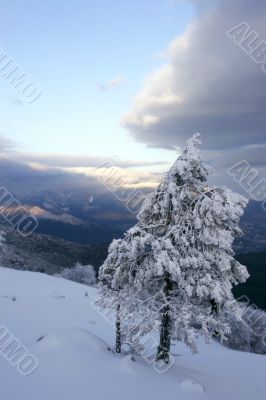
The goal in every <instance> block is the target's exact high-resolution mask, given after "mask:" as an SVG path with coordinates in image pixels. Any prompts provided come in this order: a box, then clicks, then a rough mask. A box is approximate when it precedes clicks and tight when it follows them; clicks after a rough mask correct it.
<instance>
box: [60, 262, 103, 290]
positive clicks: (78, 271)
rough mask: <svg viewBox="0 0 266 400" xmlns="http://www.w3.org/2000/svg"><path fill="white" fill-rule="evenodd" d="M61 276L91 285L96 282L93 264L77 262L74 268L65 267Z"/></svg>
mask: <svg viewBox="0 0 266 400" xmlns="http://www.w3.org/2000/svg"><path fill="white" fill-rule="evenodd" d="M59 276H62V277H63V278H65V279H69V280H70V281H74V282H78V283H83V284H85V285H89V286H94V285H95V284H96V274H95V269H94V267H93V266H92V265H80V264H76V265H75V267H73V268H67V269H64V270H63V271H62V272H61V273H60V274H59Z"/></svg>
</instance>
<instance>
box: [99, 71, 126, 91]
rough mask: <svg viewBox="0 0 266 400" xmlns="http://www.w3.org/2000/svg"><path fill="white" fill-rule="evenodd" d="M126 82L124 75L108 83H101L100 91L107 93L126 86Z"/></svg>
mask: <svg viewBox="0 0 266 400" xmlns="http://www.w3.org/2000/svg"><path fill="white" fill-rule="evenodd" d="M126 82H127V80H126V78H125V77H124V76H123V75H118V76H116V77H115V78H113V79H111V80H110V81H108V82H107V83H99V84H98V89H99V90H100V91H102V92H106V91H108V90H112V89H114V88H116V87H118V86H121V85H124V84H125V83H126Z"/></svg>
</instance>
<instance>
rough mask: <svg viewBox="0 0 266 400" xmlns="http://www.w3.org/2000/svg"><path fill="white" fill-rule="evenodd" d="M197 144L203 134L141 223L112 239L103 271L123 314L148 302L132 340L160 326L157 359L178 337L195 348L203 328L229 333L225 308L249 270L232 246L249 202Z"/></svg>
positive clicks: (177, 164) (104, 285) (193, 142)
mask: <svg viewBox="0 0 266 400" xmlns="http://www.w3.org/2000/svg"><path fill="white" fill-rule="evenodd" d="M198 144H200V135H199V134H196V135H194V136H193V137H192V138H191V139H190V140H189V141H188V144H187V146H186V148H185V150H184V152H183V154H182V155H181V156H180V157H179V158H178V159H177V160H176V162H175V163H174V165H173V166H172V168H171V169H170V171H169V172H168V173H167V174H166V176H165V178H164V180H163V181H162V183H161V185H160V186H159V187H158V189H157V190H156V191H155V192H154V193H152V194H151V195H150V196H149V197H148V198H147V200H146V202H145V203H144V205H143V208H142V210H141V211H140V213H139V215H138V220H139V221H138V223H137V225H136V226H135V227H134V228H132V229H130V230H129V231H128V232H127V234H126V235H125V238H124V239H122V240H120V241H118V242H115V244H113V245H111V246H110V249H109V256H108V257H107V260H106V262H105V263H104V265H103V267H102V269H101V273H100V280H101V282H102V288H103V289H102V290H103V291H104V290H106V288H108V293H107V292H106V294H107V296H109V295H110V290H111V293H114V292H115V293H116V295H117V298H119V299H120V300H119V301H118V304H119V310H120V315H127V310H128V305H130V307H131V315H132V310H135V311H134V312H133V315H135V314H136V315H137V314H138V309H139V304H140V300H141V301H142V302H143V303H142V304H144V305H145V306H144V307H143V306H142V307H141V310H142V315H143V310H144V309H146V317H147V318H141V323H140V324H139V326H138V329H136V327H135V326H134V327H133V330H131V331H130V329H128V328H127V331H130V332H131V340H133V339H134V338H133V337H132V332H135V339H136V338H137V337H140V336H141V335H145V334H146V333H147V332H148V331H149V330H150V329H156V328H158V329H159V330H160V343H159V346H158V352H157V360H163V361H164V362H166V363H168V362H169V354H170V344H171V340H181V341H183V342H185V343H186V344H187V345H188V346H190V348H191V349H192V350H194V351H196V339H197V337H198V336H199V335H204V336H205V337H206V339H210V338H211V337H212V336H213V335H214V334H216V335H219V336H220V337H221V338H222V339H223V338H224V337H225V336H226V334H227V333H228V332H229V326H228V324H227V323H226V321H225V319H224V317H223V313H222V312H221V311H222V309H223V307H224V306H225V305H226V303H227V302H229V301H231V300H232V299H233V296H232V292H231V289H232V286H233V285H235V284H238V283H239V282H244V281H245V280H246V279H247V277H248V273H247V270H246V268H245V267H244V266H242V265H240V264H239V263H238V262H237V261H236V260H235V259H234V257H233V251H232V243H233V240H234V237H235V236H236V235H239V234H241V230H240V228H239V227H238V223H239V219H240V217H241V215H242V213H243V210H244V207H245V205H246V202H247V201H246V200H245V199H244V198H243V197H242V196H240V195H237V194H234V193H232V192H231V191H230V190H229V189H227V188H224V187H214V186H212V187H211V186H209V185H208V184H207V177H208V174H209V167H208V166H207V165H205V164H204V162H203V160H202V156H201V153H200V151H199V150H198V149H197V145H198ZM103 291H102V293H103ZM125 294H126V295H125ZM134 306H135V308H134ZM134 313H135V314H134ZM151 316H152V318H153V320H151ZM130 321H132V318H131V320H130ZM130 321H129V320H128V321H127V323H128V322H130ZM133 341H134V340H133Z"/></svg>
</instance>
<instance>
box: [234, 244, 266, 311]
mask: <svg viewBox="0 0 266 400" xmlns="http://www.w3.org/2000/svg"><path fill="white" fill-rule="evenodd" d="M236 258H237V260H238V261H239V262H240V263H241V264H244V265H246V266H247V269H248V272H249V274H250V277H249V279H248V280H247V281H246V282H245V283H243V284H241V285H238V286H236V287H235V288H234V289H233V292H234V295H235V297H236V298H239V297H240V296H246V297H248V298H249V300H250V302H251V303H253V304H255V305H256V306H257V307H259V308H262V309H264V310H265V311H266V292H265V288H266V252H258V253H250V254H242V255H238V256H237V257H236Z"/></svg>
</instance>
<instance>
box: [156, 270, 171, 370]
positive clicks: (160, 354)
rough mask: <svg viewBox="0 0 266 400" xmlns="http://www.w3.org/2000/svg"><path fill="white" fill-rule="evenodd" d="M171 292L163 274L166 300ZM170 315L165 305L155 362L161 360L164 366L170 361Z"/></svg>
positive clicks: (168, 278)
mask: <svg viewBox="0 0 266 400" xmlns="http://www.w3.org/2000/svg"><path fill="white" fill-rule="evenodd" d="M171 290H172V281H171V278H170V275H169V273H166V274H165V284H164V294H165V297H166V299H168V297H169V295H170V292H171ZM171 325H172V320H171V315H170V307H169V305H168V304H167V305H165V307H164V309H163V312H162V323H161V332H160V344H159V346H158V350H157V356H156V360H157V361H159V360H162V361H164V362H165V363H166V364H168V363H169V359H170V347H171Z"/></svg>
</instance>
